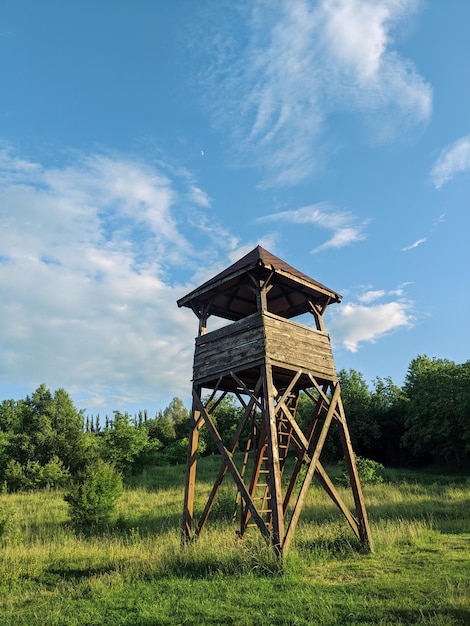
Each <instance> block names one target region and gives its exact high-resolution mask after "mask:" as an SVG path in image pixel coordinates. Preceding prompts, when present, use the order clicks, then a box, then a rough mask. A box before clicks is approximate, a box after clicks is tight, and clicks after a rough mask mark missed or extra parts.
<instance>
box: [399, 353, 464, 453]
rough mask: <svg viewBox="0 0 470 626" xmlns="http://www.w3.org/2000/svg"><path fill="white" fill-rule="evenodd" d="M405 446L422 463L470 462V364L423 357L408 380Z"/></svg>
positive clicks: (415, 361)
mask: <svg viewBox="0 0 470 626" xmlns="http://www.w3.org/2000/svg"><path fill="white" fill-rule="evenodd" d="M404 392H405V394H406V410H405V428H406V432H405V434H404V436H403V439H402V441H403V445H404V446H405V447H406V449H407V450H408V451H409V452H410V453H411V454H412V455H413V456H414V457H415V458H416V459H417V460H419V461H421V462H429V461H439V462H442V461H453V462H457V463H462V462H464V461H468V460H470V425H469V422H470V419H469V417H470V361H467V362H466V363H464V364H463V365H457V364H456V363H454V362H453V361H449V360H447V359H437V358H433V359H431V358H429V357H427V356H426V355H420V356H418V357H417V358H416V359H414V360H413V361H412V362H411V363H410V366H409V368H408V373H407V376H406V379H405V385H404Z"/></svg>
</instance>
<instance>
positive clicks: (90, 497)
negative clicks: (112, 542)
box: [64, 460, 122, 527]
mask: <svg viewBox="0 0 470 626" xmlns="http://www.w3.org/2000/svg"><path fill="white" fill-rule="evenodd" d="M121 494H122V476H121V474H120V473H119V472H118V471H117V470H116V469H115V467H114V466H113V465H111V464H109V463H106V462H105V461H102V460H98V461H96V462H94V463H92V464H91V465H89V466H88V467H87V468H86V469H85V471H84V472H82V473H81V474H79V475H78V477H77V479H76V480H75V482H74V483H73V484H72V487H71V489H70V492H69V493H67V494H66V495H65V496H64V500H65V501H66V502H67V503H68V505H69V513H70V518H71V521H72V523H73V524H74V525H75V526H80V527H87V526H99V525H103V524H106V523H107V522H109V520H110V518H111V516H112V514H113V513H114V510H115V507H116V503H117V501H118V500H119V498H120V496H121Z"/></svg>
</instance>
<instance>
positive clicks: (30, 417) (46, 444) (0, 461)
mask: <svg viewBox="0 0 470 626" xmlns="http://www.w3.org/2000/svg"><path fill="white" fill-rule="evenodd" d="M0 431H2V432H3V433H4V435H3V436H2V437H1V440H2V445H1V446H0V447H1V448H2V450H3V453H0V478H1V477H2V476H4V473H5V471H6V464H5V461H6V462H9V461H15V462H17V463H18V464H19V466H20V467H21V468H23V469H22V471H23V473H24V474H25V475H28V473H31V468H32V467H33V465H32V464H37V465H38V466H39V467H40V468H44V467H45V466H47V465H48V463H50V462H51V461H52V460H53V459H56V460H55V461H54V463H57V462H60V464H61V466H63V467H64V468H65V469H66V470H67V471H69V470H70V471H71V472H75V471H76V470H77V469H78V468H79V467H80V466H81V465H82V458H81V457H82V453H83V450H84V432H83V415H82V412H81V411H77V409H76V408H75V407H74V405H73V403H72V400H71V399H70V397H69V395H68V394H67V392H66V391H65V390H64V389H58V390H57V391H56V392H54V394H52V393H51V391H50V390H49V389H48V388H47V387H46V386H45V385H40V386H39V387H38V388H37V389H36V391H35V392H34V393H33V394H32V395H31V396H27V397H26V398H25V399H24V400H18V401H14V400H5V401H4V402H2V404H1V406H0ZM54 463H53V464H54ZM34 467H36V465H34ZM28 468H29V469H28ZM38 471H39V470H38Z"/></svg>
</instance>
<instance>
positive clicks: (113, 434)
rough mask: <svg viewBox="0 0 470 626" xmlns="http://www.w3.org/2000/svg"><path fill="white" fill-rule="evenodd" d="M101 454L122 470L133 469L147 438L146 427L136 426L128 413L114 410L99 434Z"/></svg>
mask: <svg viewBox="0 0 470 626" xmlns="http://www.w3.org/2000/svg"><path fill="white" fill-rule="evenodd" d="M101 437H102V445H103V456H104V458H105V460H106V461H109V462H110V463H113V464H114V465H115V466H116V468H117V469H118V470H119V471H121V472H123V473H126V472H129V471H131V470H132V469H133V465H134V463H135V462H136V461H137V459H138V458H139V456H140V455H141V454H143V453H144V451H145V449H146V448H147V446H148V442H149V438H148V432H147V429H146V428H144V427H141V428H136V427H135V426H134V425H133V424H132V423H131V419H130V416H129V414H128V413H120V412H119V411H114V420H113V422H112V423H111V425H110V427H109V428H107V429H105V430H104V432H103V433H102V435H101Z"/></svg>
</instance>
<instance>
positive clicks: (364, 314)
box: [328, 287, 413, 352]
mask: <svg viewBox="0 0 470 626" xmlns="http://www.w3.org/2000/svg"><path fill="white" fill-rule="evenodd" d="M402 296H403V288H402V287H400V288H398V289H394V290H391V291H386V290H384V289H377V290H367V291H365V292H364V293H363V294H361V295H359V296H358V297H357V302H347V303H343V304H342V305H341V306H340V307H337V308H335V310H334V311H332V312H331V314H332V318H331V321H329V322H328V330H329V331H330V332H331V335H332V337H333V338H334V341H335V343H338V344H339V345H341V346H342V347H343V348H345V349H347V350H350V351H351V352H357V350H358V349H359V347H360V344H362V343H370V342H372V343H373V342H375V341H377V340H378V339H380V338H381V337H383V336H384V335H387V334H388V333H390V332H392V331H394V330H396V329H398V328H402V327H411V326H412V325H413V316H412V314H411V306H412V305H411V303H410V302H409V301H408V300H406V299H405V298H403V297H402ZM379 300H385V302H378V301H379ZM372 303H373V304H372Z"/></svg>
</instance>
